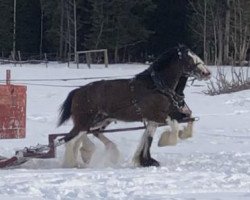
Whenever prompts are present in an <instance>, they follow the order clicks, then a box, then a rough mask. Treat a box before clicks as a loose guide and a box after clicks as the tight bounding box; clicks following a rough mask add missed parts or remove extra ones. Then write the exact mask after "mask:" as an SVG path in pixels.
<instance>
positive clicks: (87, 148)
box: [80, 133, 95, 165]
mask: <svg viewBox="0 0 250 200" xmlns="http://www.w3.org/2000/svg"><path fill="white" fill-rule="evenodd" d="M81 142H82V147H81V148H80V153H81V158H82V161H83V162H84V164H85V165H88V164H89V163H90V160H91V158H92V155H93V153H94V152H95V144H94V143H93V142H92V141H91V140H90V139H89V138H88V136H87V134H86V133H85V134H83V135H82V137H81Z"/></svg>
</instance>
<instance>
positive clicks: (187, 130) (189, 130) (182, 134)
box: [179, 122, 194, 139]
mask: <svg viewBox="0 0 250 200" xmlns="http://www.w3.org/2000/svg"><path fill="white" fill-rule="evenodd" d="M193 126H194V122H188V124H187V126H186V127H184V129H183V130H180V131H179V138H180V139H187V138H190V137H192V136H193Z"/></svg>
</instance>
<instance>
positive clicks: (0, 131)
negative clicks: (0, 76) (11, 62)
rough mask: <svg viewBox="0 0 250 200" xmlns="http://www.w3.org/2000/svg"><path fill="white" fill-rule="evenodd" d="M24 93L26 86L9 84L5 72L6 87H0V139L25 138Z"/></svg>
mask: <svg viewBox="0 0 250 200" xmlns="http://www.w3.org/2000/svg"><path fill="white" fill-rule="evenodd" d="M26 91H27V87H26V86H22V85H12V84H10V70H7V75H6V85H0V139H10V138H24V137H25V133H26Z"/></svg>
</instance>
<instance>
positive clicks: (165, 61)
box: [136, 47, 179, 80]
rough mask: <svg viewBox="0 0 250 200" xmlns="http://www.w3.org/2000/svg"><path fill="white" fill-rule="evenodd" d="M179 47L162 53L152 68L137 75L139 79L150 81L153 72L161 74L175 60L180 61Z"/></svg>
mask: <svg viewBox="0 0 250 200" xmlns="http://www.w3.org/2000/svg"><path fill="white" fill-rule="evenodd" d="M178 48H179V47H174V48H171V49H168V50H167V51H165V52H164V53H162V54H161V55H160V56H159V57H158V58H157V59H156V60H155V61H154V62H153V63H152V64H151V65H150V66H149V68H148V69H146V70H144V71H143V72H141V73H139V74H137V75H136V78H137V79H144V80H145V79H149V78H150V74H151V71H152V70H154V71H156V72H159V71H161V70H163V69H164V68H166V67H167V66H168V65H169V64H170V63H171V62H172V61H173V60H174V59H178V54H177V49H178Z"/></svg>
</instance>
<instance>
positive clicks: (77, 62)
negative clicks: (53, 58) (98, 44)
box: [75, 52, 79, 69]
mask: <svg viewBox="0 0 250 200" xmlns="http://www.w3.org/2000/svg"><path fill="white" fill-rule="evenodd" d="M75 58H76V66H77V69H79V54H78V53H77V52H76V54H75Z"/></svg>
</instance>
